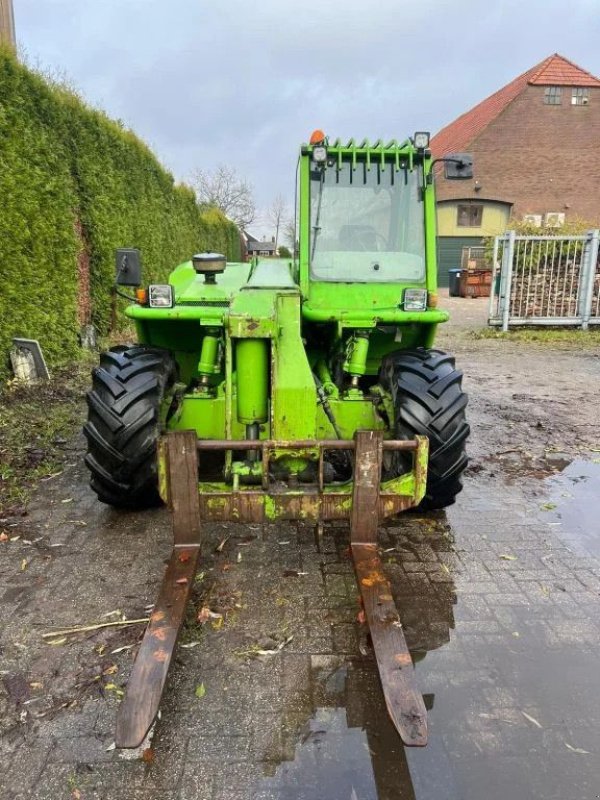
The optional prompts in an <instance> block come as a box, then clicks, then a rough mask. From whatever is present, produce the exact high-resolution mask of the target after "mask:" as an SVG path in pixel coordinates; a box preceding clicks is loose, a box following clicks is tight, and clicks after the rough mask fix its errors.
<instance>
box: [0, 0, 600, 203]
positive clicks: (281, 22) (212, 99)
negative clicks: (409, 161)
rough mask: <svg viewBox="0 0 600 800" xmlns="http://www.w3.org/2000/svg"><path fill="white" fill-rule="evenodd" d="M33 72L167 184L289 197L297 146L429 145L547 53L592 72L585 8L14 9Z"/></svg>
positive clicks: (281, 3) (59, 3)
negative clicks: (210, 171) (139, 147)
mask: <svg viewBox="0 0 600 800" xmlns="http://www.w3.org/2000/svg"><path fill="white" fill-rule="evenodd" d="M14 4H15V16H16V23H17V35H18V38H19V41H20V44H21V45H22V47H23V48H24V49H25V51H26V52H27V53H28V55H29V58H30V59H31V60H32V61H35V60H37V59H39V61H40V62H41V63H42V64H43V65H46V66H48V67H50V68H56V69H60V70H64V71H65V72H66V73H67V74H68V75H69V76H70V77H71V78H72V79H73V81H74V82H75V84H76V85H77V86H79V87H80V88H81V91H82V93H83V94H84V96H85V97H86V98H87V99H88V100H89V101H90V102H91V103H93V104H95V105H98V106H101V107H102V108H104V109H105V110H106V111H107V112H108V113H109V114H110V115H111V116H115V117H119V118H121V119H123V120H124V121H125V122H126V123H127V124H128V125H130V126H131V127H132V128H133V129H134V130H135V131H136V132H138V133H139V135H140V136H141V137H142V138H143V139H145V140H146V141H147V142H148V143H149V144H150V146H151V147H153V149H154V150H155V152H156V153H157V155H158V156H159V158H160V159H161V160H162V161H163V163H165V165H166V166H167V167H168V168H170V169H171V170H172V171H173V172H174V173H175V175H176V176H177V177H178V178H180V179H186V178H188V177H189V175H190V174H191V173H192V172H193V170H194V169H196V168H198V167H203V168H206V167H210V165H211V164H213V163H219V162H222V163H228V164H232V165H234V166H235V167H236V168H237V169H238V170H239V171H240V173H241V174H243V175H246V176H247V177H248V178H249V180H251V181H252V182H253V183H254V185H255V188H256V194H257V199H258V202H259V204H260V205H262V206H267V205H268V204H269V202H270V200H271V199H272V197H273V196H274V195H275V194H277V193H278V192H282V193H284V194H285V195H286V196H288V197H290V199H291V195H292V189H293V177H294V167H295V162H296V157H297V151H298V145H299V144H300V142H301V141H303V140H306V138H307V137H308V136H309V135H310V131H311V130H312V129H313V128H315V127H321V128H323V129H324V130H325V131H326V132H327V133H329V134H330V135H332V136H341V137H342V138H346V137H347V138H350V137H351V136H353V137H355V138H363V137H364V136H368V137H370V138H378V137H381V138H384V139H385V138H388V139H391V138H396V139H403V138H405V136H407V135H409V134H410V133H411V132H412V131H413V130H415V129H430V130H432V131H435V130H436V129H439V128H440V127H441V126H442V125H444V124H445V123H446V122H448V121H450V120H451V119H453V118H454V117H456V116H458V114H460V113H462V112H463V111H465V110H467V109H468V108H469V107H470V106H472V105H473V104H475V103H476V102H478V101H479V100H481V99H483V97H485V96H486V95H488V94H490V93H491V92H493V91H495V90H496V89H497V88H499V87H500V86H502V85H503V84H504V83H506V82H508V81H509V80H511V79H512V78H513V77H515V76H516V75H518V74H519V73H520V72H523V71H524V70H526V69H528V68H529V67H531V66H532V65H533V64H535V63H536V62H538V61H541V60H542V59H543V58H545V57H546V56H547V55H549V54H550V53H552V52H555V51H558V52H560V53H562V54H563V55H565V56H566V57H567V58H571V59H572V60H574V61H575V62H577V63H579V64H580V65H581V66H582V67H584V68H585V69H588V70H590V71H592V72H595V73H596V74H597V73H599V72H600V56H599V55H598V52H599V51H598V41H599V35H600V15H599V14H598V4H597V0H572V2H570V3H569V4H568V5H567V6H565V4H564V2H562V0H546V2H544V3H542V2H538V3H535V2H529V3H523V2H517V0H497V2H495V3H487V2H481V0H477V1H476V0H453V2H445V1H444V0H437V1H436V2H434V0H419V1H418V2H417V0H414V2H407V0H379V1H378V0H372V1H371V2H370V3H367V2H365V1H364V0H361V1H360V2H358V0H328V2H327V4H324V5H321V6H320V5H317V4H315V5H313V6H311V5H307V4H305V3H301V2H299V1H298V0H256V2H255V3H250V2H248V1H247V0H245V1H243V0H228V1H227V2H226V3H225V2H219V0H212V2H210V3H209V2H207V1H206V0H170V2H168V3H167V2H162V0H161V1H159V0H101V2H98V0H94V1H92V0H46V1H45V2H43V3H40V2H39V0H14Z"/></svg>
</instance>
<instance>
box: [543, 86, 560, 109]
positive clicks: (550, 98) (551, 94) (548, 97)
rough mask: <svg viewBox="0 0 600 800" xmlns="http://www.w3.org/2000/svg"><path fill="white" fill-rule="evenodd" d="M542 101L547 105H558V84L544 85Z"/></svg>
mask: <svg viewBox="0 0 600 800" xmlns="http://www.w3.org/2000/svg"><path fill="white" fill-rule="evenodd" d="M544 103H545V104H546V105H547V106H559V105H560V86H546V90H545V92H544Z"/></svg>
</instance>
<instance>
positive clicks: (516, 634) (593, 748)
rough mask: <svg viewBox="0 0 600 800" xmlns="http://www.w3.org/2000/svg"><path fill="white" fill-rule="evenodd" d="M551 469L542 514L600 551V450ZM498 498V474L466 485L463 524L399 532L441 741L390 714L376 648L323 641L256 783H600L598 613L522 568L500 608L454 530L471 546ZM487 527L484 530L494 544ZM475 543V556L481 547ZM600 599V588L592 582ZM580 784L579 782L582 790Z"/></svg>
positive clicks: (322, 786)
mask: <svg viewBox="0 0 600 800" xmlns="http://www.w3.org/2000/svg"><path fill="white" fill-rule="evenodd" d="M547 481H548V486H549V488H550V492H551V499H550V502H551V503H555V504H556V508H554V509H550V510H548V511H546V512H541V511H540V514H542V513H543V514H544V519H547V517H546V514H548V515H550V514H552V515H553V516H554V517H555V519H554V520H553V521H556V522H560V526H559V525H557V526H556V528H555V529H554V530H556V532H557V533H558V535H559V536H569V537H572V538H573V541H574V542H576V543H578V545H579V546H581V547H585V548H586V549H587V551H588V553H595V554H600V534H599V533H598V528H599V526H598V523H597V519H598V512H599V511H600V506H599V498H600V491H599V490H600V464H593V463H589V462H581V461H575V462H573V463H571V464H570V465H568V466H567V467H566V468H565V469H564V471H563V472H562V473H561V474H560V475H555V476H553V477H552V478H548V479H547ZM505 491H507V490H506V488H504V489H502V488H501V487H500V486H499V487H498V488H497V489H496V490H495V494H494V495H493V500H494V502H493V503H492V504H491V505H492V507H494V508H495V509H497V511H496V512H495V513H497V514H498V515H499V516H500V517H501V518H502V519H503V520H504V521H506V523H507V527H506V529H505V530H515V531H519V530H521V525H520V524H518V523H519V519H521V522H522V523H524V524H525V523H526V517H522V518H520V517H519V515H518V514H515V516H514V517H512V518H511V519H512V521H510V522H509V519H508V518H509V517H510V514H509V515H508V517H507V514H506V511H505V510H504V494H503V492H505ZM510 491H511V490H509V494H508V495H507V497H510V496H511V495H510ZM465 495H467V492H465ZM491 499H492V496H491V495H490V491H489V489H488V488H486V490H485V496H484V495H477V494H476V493H474V494H473V496H472V497H469V498H467V497H466V498H465V499H464V500H462V499H461V502H463V503H464V505H463V507H462V508H460V507H457V509H456V510H455V511H454V513H453V514H452V515H451V519H452V520H453V529H454V532H452V531H450V529H449V526H447V524H446V529H445V531H444V530H443V520H442V518H440V521H442V525H441V527H440V521H438V522H437V523H436V522H435V520H433V522H431V521H430V520H428V519H427V518H425V519H424V520H416V521H415V524H414V525H413V524H412V523H411V522H410V521H409V523H408V524H409V528H410V527H412V529H413V531H412V533H410V532H409V533H408V535H407V536H403V537H401V538H396V539H395V540H394V539H393V538H392V539H390V542H393V541H395V542H396V544H397V545H398V546H397V548H395V550H396V552H392V553H390V561H389V562H388V563H387V564H386V571H387V574H388V577H389V578H390V581H391V583H392V587H393V594H394V598H395V600H396V603H397V606H398V610H399V612H400V616H401V619H402V620H403V626H404V630H405V634H406V638H407V641H408V643H409V647H410V648H411V652H412V654H413V659H414V661H415V668H416V672H417V683H418V685H419V686H420V687H421V689H422V691H423V692H425V694H424V699H425V703H426V706H427V708H428V710H429V744H428V746H427V747H426V748H406V749H405V748H404V746H403V745H402V743H401V741H400V739H399V737H398V735H397V733H396V730H395V729H394V727H393V725H392V724H391V722H390V720H389V718H388V715H387V711H386V708H385V702H384V699H383V694H382V692H381V688H380V684H379V680H378V675H377V668H376V665H375V662H374V661H373V660H372V659H368V658H362V659H356V658H350V657H348V656H343V655H339V656H337V655H336V656H331V655H328V656H325V655H320V656H319V655H315V656H313V657H312V670H311V689H310V693H309V695H308V696H306V697H303V698H302V699H301V700H300V701H299V703H298V704H297V705H296V706H295V708H293V709H292V710H291V714H290V717H289V719H288V721H287V723H284V726H283V729H282V731H283V732H282V734H281V735H282V745H281V748H282V750H281V751H282V752H283V753H285V755H284V757H283V758H281V757H277V758H276V760H274V761H272V762H269V764H270V766H269V767H268V768H266V772H265V776H264V777H263V778H262V779H261V780H260V782H259V785H258V786H257V789H258V793H257V797H260V798H278V800H459V799H460V800H463V799H465V800H466V798H468V800H480V799H481V798H484V797H485V798H493V800H498V799H499V798H502V800H505V799H506V798H507V797H545V798H546V797H547V798H552V800H554V799H555V798H559V797H560V798H565V797H571V796H573V797H574V796H577V798H578V800H582V799H583V798H584V797H585V798H588V797H589V798H591V797H594V796H598V793H597V791H595V790H594V791H593V792H592V793H590V792H591V791H592V787H593V786H595V785H596V784H595V781H596V778H598V781H599V782H600V776H599V774H598V770H597V766H594V765H595V764H597V761H596V755H594V754H597V753H600V704H598V703H596V702H591V700H590V698H597V697H599V696H600V674H599V673H598V669H597V664H598V657H599V649H600V645H599V644H598V642H597V638H598V635H597V633H596V634H594V633H593V631H592V630H591V627H593V626H591V625H590V624H588V623H587V622H581V621H580V622H571V621H570V620H567V619H565V618H564V617H563V615H562V614H561V612H560V610H559V608H558V606H554V605H553V603H552V602H551V601H550V600H549V596H548V593H546V594H544V593H542V592H541V591H540V592H539V604H537V603H536V598H537V594H536V587H537V584H531V586H532V587H533V588H532V589H531V591H532V594H531V596H529V595H527V594H526V593H525V592H526V590H525V589H523V591H522V592H521V593H519V591H520V587H517V588H515V585H514V581H513V584H512V587H513V588H511V587H510V585H509V586H507V587H506V588H503V589H501V591H502V592H506V593H507V594H506V596H505V597H504V598H503V603H501V604H500V607H498V608H496V607H495V604H494V603H492V602H490V598H489V597H488V595H487V591H488V590H486V589H484V588H483V584H481V585H480V587H479V588H477V589H475V587H474V586H472V585H471V581H470V580H468V579H467V580H465V579H464V578H462V577H461V568H460V562H459V561H458V558H457V554H456V551H455V546H454V539H455V538H456V541H457V542H458V550H459V552H463V553H464V552H465V551H464V550H463V547H464V545H465V544H466V541H467V538H468V537H469V536H471V537H472V536H473V527H472V522H471V523H467V525H468V524H470V527H465V530H464V531H463V530H462V526H463V524H464V522H463V520H467V519H468V514H469V513H472V511H473V508H476V507H477V503H481V504H482V508H486V509H488V508H489V506H490V500H491ZM457 505H458V504H457ZM488 513H490V512H489V511H488ZM525 513H526V512H525ZM423 524H425V526H427V525H428V524H429V526H430V528H432V531H430V532H429V534H425V535H423V534H419V532H418V528H419V526H421V527H422V525H423ZM436 525H437V528H436ZM405 530H406V529H405ZM463 534H464V538H463ZM484 540H485V537H484ZM484 540H483V541H482V540H478V539H477V538H475V542H478V543H479V546H482V547H483V548H485V549H486V551H487V547H488V546H487V545H486V544H485V541H484ZM471 541H473V539H471ZM471 553H472V556H470V557H473V558H476V551H475V552H473V551H471ZM461 557H462V558H464V556H461ZM503 574H506V573H503ZM419 575H421V576H422V582H421V583H419V577H418V576H419ZM409 576H412V577H411V581H412V585H410V584H409V581H408V578H409ZM492 577H493V580H494V581H496V582H497V583H498V585H500V586H501V582H502V576H501V574H500V573H495V574H494V575H493V576H492V575H488V577H487V579H486V578H485V577H482V578H479V580H480V581H485V580H488V581H491V580H492ZM413 578H414V579H413ZM454 578H456V585H455V581H454ZM475 580H477V579H475ZM507 580H508V578H507ZM457 585H458V589H457ZM526 588H531V587H526ZM492 591H497V589H496V590H494V589H493V588H492ZM477 592H481V593H480V594H478V593H477ZM457 595H458V597H457ZM496 596H497V597H500V596H498V595H496ZM563 597H564V595H562V594H561V600H562V598H563ZM589 602H590V603H592V602H595V601H594V597H592V595H590V599H589ZM587 613H589V612H587ZM540 615H541V616H540ZM455 621H456V632H454V630H453V629H454V628H455ZM594 635H595V636H596V638H594ZM582 637H583V638H582ZM582 642H583V644H582ZM574 645H577V658H576V659H573V647H574ZM565 675H568V676H569V680H568V681H567V682H565V680H564V676H565ZM286 736H287V741H286ZM281 751H280V752H281ZM586 754H587V755H586ZM576 758H578V759H579V761H577V760H575V759H576ZM549 765H550V766H549ZM596 788H597V787H596ZM571 790H574V791H576V793H577V794H576V795H575V794H573V795H571V794H569V792H570V791H571Z"/></svg>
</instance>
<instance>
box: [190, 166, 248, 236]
mask: <svg viewBox="0 0 600 800" xmlns="http://www.w3.org/2000/svg"><path fill="white" fill-rule="evenodd" d="M193 180H194V185H195V187H196V196H197V197H198V202H199V203H203V204H205V205H207V206H213V207H215V208H219V209H220V210H221V211H222V212H223V213H224V214H225V215H226V216H227V217H229V219H231V220H233V222H235V224H236V225H237V226H238V228H247V227H248V225H250V224H251V223H252V222H253V221H254V219H255V218H256V205H255V203H254V195H253V187H252V185H251V184H250V183H249V182H248V181H247V180H246V179H245V178H241V177H240V176H239V175H238V173H237V171H236V170H235V169H234V168H233V167H229V166H227V165H225V164H219V166H218V167H217V168H216V169H215V170H213V171H212V172H208V171H206V170H198V172H196V174H195V175H194V178H193Z"/></svg>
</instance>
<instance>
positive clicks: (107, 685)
mask: <svg viewBox="0 0 600 800" xmlns="http://www.w3.org/2000/svg"><path fill="white" fill-rule="evenodd" d="M104 688H105V689H106V690H107V691H108V692H112V691H114V690H115V689H118V688H119V687H118V686H117V685H116V683H105V684H104Z"/></svg>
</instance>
